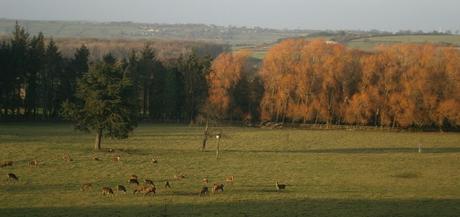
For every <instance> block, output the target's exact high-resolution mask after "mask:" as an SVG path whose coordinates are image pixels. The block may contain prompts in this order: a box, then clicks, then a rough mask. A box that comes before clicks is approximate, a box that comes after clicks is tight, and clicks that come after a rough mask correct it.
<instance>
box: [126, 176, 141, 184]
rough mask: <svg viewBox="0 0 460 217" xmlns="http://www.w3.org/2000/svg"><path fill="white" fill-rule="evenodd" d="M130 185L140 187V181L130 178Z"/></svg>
mask: <svg viewBox="0 0 460 217" xmlns="http://www.w3.org/2000/svg"><path fill="white" fill-rule="evenodd" d="M128 183H129V184H134V185H139V181H137V179H134V178H130V179H129V180H128Z"/></svg>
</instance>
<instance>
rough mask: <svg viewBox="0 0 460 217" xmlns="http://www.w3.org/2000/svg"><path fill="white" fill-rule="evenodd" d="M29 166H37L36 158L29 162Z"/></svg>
mask: <svg viewBox="0 0 460 217" xmlns="http://www.w3.org/2000/svg"><path fill="white" fill-rule="evenodd" d="M29 166H31V167H37V166H38V161H37V160H32V161H30V162H29Z"/></svg>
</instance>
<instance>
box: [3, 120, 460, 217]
mask: <svg viewBox="0 0 460 217" xmlns="http://www.w3.org/2000/svg"><path fill="white" fill-rule="evenodd" d="M223 132H224V137H223V139H222V143H221V150H222V152H221V159H220V160H216V159H215V153H214V151H213V150H214V148H215V145H216V141H215V139H212V140H211V141H210V143H209V147H208V149H209V150H208V151H207V152H201V151H200V145H201V144H200V143H201V139H202V136H201V134H202V128H200V127H186V126H181V125H150V124H143V125H141V126H140V127H139V128H138V129H136V131H135V132H134V135H133V136H132V137H131V138H129V139H128V140H123V141H116V140H105V141H104V144H103V146H104V147H105V148H113V149H115V153H108V152H93V150H92V149H91V148H92V145H93V139H94V138H93V135H88V134H82V133H78V132H75V131H73V130H72V127H71V126H70V125H67V124H0V150H1V152H0V160H1V161H6V160H11V161H14V165H13V166H12V167H5V168H0V171H1V173H2V176H1V178H0V216H5V217H6V216H8V217H16V216H28V217H31V216H110V217H113V216H229V217H230V216H231V217H236V216H241V217H245V216H264V217H265V216H283V217H287V216H358V217H360V216H363V217H364V216H366V217H368V216H378V217H381V216H392V217H394V216H401V217H402V216H404V217H407V216H452V217H454V216H459V214H460V206H459V205H460V173H459V171H460V163H459V160H460V134H458V133H395V132H384V131H326V130H295V129H283V130H268V129H256V128H232V127H226V128H223ZM418 144H422V147H423V148H422V153H418V149H417V146H418ZM64 154H69V155H70V156H71V158H73V161H71V162H65V161H64V160H63V159H62V156H63V155H64ZM116 155H120V156H121V161H120V162H113V161H112V160H111V159H112V157H113V156H116ZM95 156H96V157H98V158H100V159H102V161H95V160H93V159H92V158H93V157H95ZM152 158H156V159H158V163H157V164H152V163H151V159H152ZM33 159H37V160H38V161H39V162H41V165H40V166H38V167H31V166H29V165H28V162H29V161H31V160H33ZM10 172H13V173H15V174H16V175H18V176H19V182H16V183H14V182H11V181H7V180H6V174H7V173H10ZM132 174H136V175H138V176H139V177H140V178H149V179H152V180H154V181H155V182H156V184H157V187H158V192H157V195H156V196H153V197H152V196H146V197H144V196H141V195H133V194H132V193H128V194H117V193H115V195H114V196H111V197H107V196H103V195H102V194H101V191H100V189H101V187H103V186H110V187H115V186H116V185H117V184H123V185H126V186H127V183H126V182H127V179H128V178H129V176H130V175H132ZM176 174H183V175H185V176H186V178H184V179H183V180H180V181H176V180H173V176H174V175H176ZM230 175H233V176H235V182H234V184H233V185H226V186H225V191H224V192H223V193H217V194H210V195H209V196H205V197H200V196H198V192H199V191H200V189H201V187H202V185H203V184H202V182H201V180H202V179H203V178H204V177H208V178H209V181H210V184H209V186H211V185H212V184H211V183H225V182H224V180H225V177H227V176H230ZM165 180H171V185H172V189H171V190H167V189H164V188H163V183H164V181H165ZM275 181H279V182H282V183H285V184H287V185H288V186H287V189H286V190H285V191H283V192H277V191H276V189H275ZM85 182H92V183H94V186H93V189H92V190H90V191H88V192H81V191H80V189H79V188H80V184H81V183H85Z"/></svg>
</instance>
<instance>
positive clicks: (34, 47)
mask: <svg viewBox="0 0 460 217" xmlns="http://www.w3.org/2000/svg"><path fill="white" fill-rule="evenodd" d="M44 58H45V37H44V36H43V34H42V33H39V34H38V35H37V36H33V37H32V40H31V42H30V48H29V51H28V62H29V64H28V70H27V74H26V77H25V81H26V96H25V115H26V117H29V116H30V115H31V113H33V116H34V118H35V117H36V115H37V105H38V98H39V94H38V92H39V85H40V82H41V81H40V79H39V78H40V73H41V72H43V68H44Z"/></svg>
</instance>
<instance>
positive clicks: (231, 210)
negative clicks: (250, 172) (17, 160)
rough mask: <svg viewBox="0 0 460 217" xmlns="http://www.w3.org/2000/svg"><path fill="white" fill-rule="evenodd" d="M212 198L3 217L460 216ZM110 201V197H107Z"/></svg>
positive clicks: (372, 204)
mask: <svg viewBox="0 0 460 217" xmlns="http://www.w3.org/2000/svg"><path fill="white" fill-rule="evenodd" d="M212 199H213V198H212V197H198V196H197V204H171V205H170V204H169V203H171V201H167V200H159V199H156V200H152V202H151V204H149V205H132V206H123V205H122V206H120V205H118V206H103V205H98V204H94V206H91V207H77V206H75V207H40V208H0V216H8V217H17V216H29V217H32V216H37V217H38V216H49V217H55V216H56V217H57V216H69V217H70V216H79V217H80V216H101V217H105V216H107V217H109V216H110V217H116V216H184V217H185V216H187V217H188V216H220V217H226V216H229V217H230V216H232V217H238V216H241V217H245V216H250V217H253V216H263V217H270V216H280V217H290V216H325V217H332V216H339V217H345V216H367V217H373V216H376V217H381V216H392V217H415V216H420V217H422V216H438V217H454V216H455V217H457V216H458V214H459V213H460V207H459V206H458V204H460V200H459V199H450V200H447V199H442V200H441V199H440V200H434V199H424V200H403V199H394V200H353V199H303V200H277V201H239V202H228V203H226V202H213V201H212ZM106 200H108V198H106Z"/></svg>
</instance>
